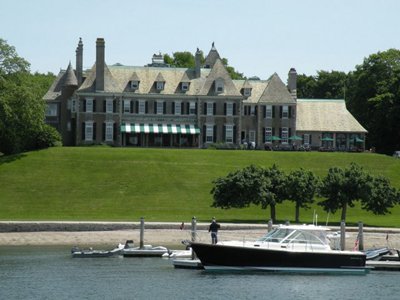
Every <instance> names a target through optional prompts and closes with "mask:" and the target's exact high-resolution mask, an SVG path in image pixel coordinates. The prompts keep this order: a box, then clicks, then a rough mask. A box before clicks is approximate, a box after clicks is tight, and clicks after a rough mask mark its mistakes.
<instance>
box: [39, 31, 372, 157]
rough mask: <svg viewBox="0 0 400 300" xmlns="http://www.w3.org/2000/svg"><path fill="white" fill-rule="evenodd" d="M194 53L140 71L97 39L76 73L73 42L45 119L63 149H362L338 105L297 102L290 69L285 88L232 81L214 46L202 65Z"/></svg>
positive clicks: (79, 52) (272, 81)
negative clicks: (91, 60)
mask: <svg viewBox="0 0 400 300" xmlns="http://www.w3.org/2000/svg"><path fill="white" fill-rule="evenodd" d="M201 56H202V53H201V52H200V51H199V49H197V51H196V53H195V68H193V69H188V68H176V67H171V66H168V65H166V64H165V63H164V61H163V57H162V56H161V55H154V56H153V59H152V63H151V64H148V65H146V66H124V65H121V64H116V65H110V66H109V65H107V64H106V63H105V42H104V39H102V38H98V39H97V41H96V62H95V64H94V65H93V67H92V68H91V69H90V70H83V67H82V66H83V44H82V40H81V39H80V40H79V43H78V47H77V49H76V67H75V70H74V69H73V67H72V65H71V63H70V64H69V65H68V68H67V69H66V70H62V71H60V73H59V74H58V76H57V78H56V79H55V81H54V83H53V84H52V86H51V87H50V89H49V91H48V92H47V93H46V95H45V96H44V100H45V101H46V103H47V110H46V122H47V123H49V124H51V125H53V126H54V127H56V128H57V130H58V131H59V132H60V133H61V135H62V141H63V144H64V145H66V146H72V145H89V144H103V143H104V144H110V145H114V146H121V147H126V146H136V147H193V148H203V147H208V146H209V145H211V144H223V145H225V146H228V147H233V148H234V147H237V146H239V145H240V144H242V143H246V144H248V145H255V146H256V147H258V148H264V147H271V148H272V147H278V148H291V147H293V145H295V146H296V147H298V146H304V147H307V148H315V149H316V148H318V149H319V148H321V147H324V148H330V149H335V150H351V149H355V148H357V149H363V147H364V140H365V134H366V130H365V129H364V128H363V127H362V126H361V125H360V124H359V123H358V122H357V120H356V119H355V118H354V117H353V116H352V115H351V114H350V113H349V112H348V110H347V109H346V105H345V101H344V100H329V99H322V100H316V99H297V95H296V81H297V73H296V70H295V69H294V68H292V69H290V71H289V75H288V85H287V86H286V85H285V84H284V83H283V82H282V80H281V79H280V78H279V76H278V75H277V74H276V73H274V74H273V75H271V76H270V77H269V78H268V79H267V80H260V79H258V78H251V79H246V80H232V79H231V77H230V75H229V74H228V72H227V70H226V68H225V66H224V65H223V63H222V60H221V58H220V55H219V53H218V51H217V49H216V48H215V46H214V43H213V45H212V48H211V50H210V51H209V53H208V55H207V56H206V58H205V62H204V63H203V64H202V63H201V59H200V58H201Z"/></svg>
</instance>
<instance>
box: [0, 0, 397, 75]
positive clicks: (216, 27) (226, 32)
mask: <svg viewBox="0 0 400 300" xmlns="http://www.w3.org/2000/svg"><path fill="white" fill-rule="evenodd" d="M399 12H400V1H399V0H381V1H380V0H374V1H372V0H329V1H324V0H279V1H276V0H274V1H269V0H245V1H236V0H164V1H163V0H146V1H138V0H101V1H95V0H63V1H58V0H25V1H23V0H0V38H3V39H5V40H6V41H7V42H8V44H10V45H12V46H14V47H15V48H16V50H17V52H18V54H19V55H20V56H22V57H24V58H25V59H27V60H28V61H29V62H30V63H31V70H32V71H39V72H48V71H50V72H53V73H56V74H57V73H58V71H59V70H60V68H63V69H65V68H66V67H67V65H68V63H69V61H71V62H72V64H73V65H75V49H76V46H77V43H78V40H79V37H82V40H83V44H84V57H83V59H84V63H83V65H84V68H90V67H91V66H92V65H93V63H94V62H95V50H96V47H95V42H96V38H97V37H103V38H104V39H105V42H106V62H107V64H114V63H117V62H119V63H122V64H124V65H131V66H142V65H145V64H147V63H149V62H150V61H151V56H152V55H153V53H158V52H162V53H169V54H171V53H173V52H175V51H191V52H192V53H194V52H195V50H196V48H197V47H199V48H200V49H201V50H203V51H204V53H205V54H207V53H208V51H209V50H210V48H211V43H212V42H213V41H214V42H215V46H216V48H217V49H218V51H219V53H220V55H221V56H222V57H226V58H228V61H229V64H230V65H232V66H233V67H235V68H236V69H237V70H238V71H240V72H242V73H244V74H245V75H246V76H248V77H249V76H254V75H255V76H259V77H260V78H262V79H266V78H268V77H269V76H270V75H272V74H273V73H274V72H277V73H278V74H279V76H280V77H281V78H282V80H283V81H284V82H286V79H287V73H288V71H289V69H290V68H291V67H295V68H296V69H297V72H298V73H300V74H307V75H315V74H316V71H317V70H326V71H330V70H338V71H345V72H347V71H350V70H353V69H354V67H355V66H356V65H358V64H361V63H362V62H363V59H364V58H365V57H367V56H369V55H370V54H372V53H376V52H378V51H384V50H387V49H389V48H400V34H399V33H400V17H399Z"/></svg>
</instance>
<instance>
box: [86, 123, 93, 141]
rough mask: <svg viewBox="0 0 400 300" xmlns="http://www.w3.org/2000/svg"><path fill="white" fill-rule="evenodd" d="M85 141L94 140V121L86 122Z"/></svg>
mask: <svg viewBox="0 0 400 300" xmlns="http://www.w3.org/2000/svg"><path fill="white" fill-rule="evenodd" d="M85 141H86V142H92V141H93V121H91V122H90V121H86V122H85Z"/></svg>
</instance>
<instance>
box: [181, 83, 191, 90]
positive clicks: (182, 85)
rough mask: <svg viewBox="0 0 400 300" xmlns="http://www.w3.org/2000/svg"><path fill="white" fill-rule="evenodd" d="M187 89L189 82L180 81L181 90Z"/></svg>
mask: <svg viewBox="0 0 400 300" xmlns="http://www.w3.org/2000/svg"><path fill="white" fill-rule="evenodd" d="M188 89H189V82H182V83H181V90H182V91H187V90H188Z"/></svg>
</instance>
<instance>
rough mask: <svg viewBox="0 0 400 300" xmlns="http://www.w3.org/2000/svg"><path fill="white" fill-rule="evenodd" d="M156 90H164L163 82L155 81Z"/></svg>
mask: <svg viewBox="0 0 400 300" xmlns="http://www.w3.org/2000/svg"><path fill="white" fill-rule="evenodd" d="M156 89H157V90H159V91H161V90H163V89H164V81H157V82H156Z"/></svg>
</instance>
